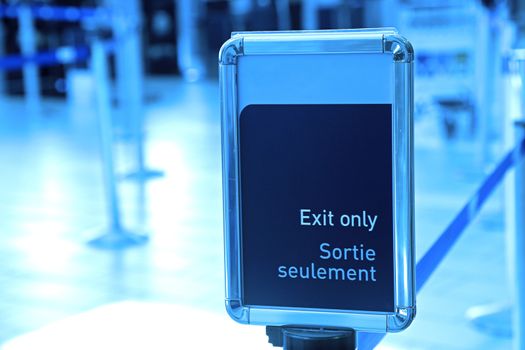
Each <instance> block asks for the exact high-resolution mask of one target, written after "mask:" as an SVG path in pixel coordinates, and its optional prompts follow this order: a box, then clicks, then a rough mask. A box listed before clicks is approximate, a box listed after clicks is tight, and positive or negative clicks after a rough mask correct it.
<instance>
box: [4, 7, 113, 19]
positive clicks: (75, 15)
mask: <svg viewBox="0 0 525 350" xmlns="http://www.w3.org/2000/svg"><path fill="white" fill-rule="evenodd" d="M20 7H21V6H19V5H0V18H17V17H18V14H19V10H20ZM29 8H30V10H31V14H32V15H33V17H35V18H36V19H40V20H44V21H62V22H78V21H81V20H83V19H86V18H92V17H102V18H107V19H108V20H109V17H110V13H109V11H108V10H107V9H104V8H91V7H73V6H48V5H37V6H30V7H29Z"/></svg>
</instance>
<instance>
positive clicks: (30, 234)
mask: <svg viewBox="0 0 525 350" xmlns="http://www.w3.org/2000/svg"><path fill="white" fill-rule="evenodd" d="M146 91H147V94H148V98H147V101H148V102H147V106H146V126H147V127H146V136H147V140H148V143H147V156H148V157H147V163H148V166H149V167H150V168H154V169H161V170H163V171H164V172H165V176H164V177H162V178H159V179H156V180H152V181H149V182H148V183H147V185H146V188H145V190H144V191H141V189H140V188H139V187H138V186H137V184H136V183H135V182H133V181H130V180H127V181H126V180H122V181H120V182H119V191H120V195H121V205H122V212H123V222H124V225H125V227H126V228H127V229H129V230H131V231H134V232H137V233H146V234H148V235H149V237H150V241H149V243H148V244H147V245H144V246H141V247H135V248H132V249H128V250H124V251H120V252H113V251H104V250H96V249H93V248H90V247H89V246H88V245H86V242H87V241H88V240H89V239H90V238H93V237H95V236H97V235H98V234H101V233H102V232H103V231H104V229H105V228H106V227H107V225H108V220H107V217H106V207H105V203H104V195H103V184H102V173H101V164H100V157H99V153H100V152H99V151H100V150H99V146H98V134H97V124H96V116H95V114H94V111H93V110H92V108H91V107H90V105H89V103H87V102H86V101H76V102H74V101H73V102H69V103H66V102H64V101H45V103H44V105H43V106H42V114H41V115H31V114H28V113H27V112H26V110H25V107H24V103H23V101H21V100H3V101H1V104H0V108H1V109H2V111H3V113H1V115H0V164H2V165H1V167H0V169H1V172H0V343H5V344H6V345H5V348H6V349H16V350H20V349H30V348H31V347H32V345H31V344H33V345H34V344H42V342H43V341H48V342H50V343H49V346H53V347H54V348H55V349H62V348H67V347H68V346H69V348H71V343H68V344H66V345H64V344H63V343H60V341H59V339H56V336H54V337H53V336H49V335H50V334H51V335H52V334H60V332H61V331H66V330H67V332H68V333H71V334H76V333H74V332H75V331H76V332H79V330H78V327H89V325H91V326H93V327H95V326H96V325H100V324H104V325H107V327H109V328H110V329H115V333H112V332H106V333H104V336H102V337H97V336H96V335H93V337H96V339H98V341H99V342H98V343H96V346H95V345H93V347H96V348H100V349H102V348H108V349H109V348H115V346H116V345H115V344H116V343H115V340H114V339H110V338H111V337H112V336H113V335H115V334H117V335H118V336H120V337H127V342H128V344H130V343H131V344H133V343H135V346H136V347H135V348H159V349H161V348H164V347H162V346H160V345H157V346H156V345H154V344H160V343H156V342H155V341H153V340H152V343H151V346H152V347H146V345H140V346H139V345H138V344H143V343H142V342H143V341H144V337H142V335H143V334H142V335H141V334H139V333H141V332H140V331H138V330H137V329H144V334H157V335H158V334H161V336H162V334H164V335H166V334H168V335H167V336H166V341H165V342H163V346H166V344H169V343H170V342H183V341H187V339H188V337H190V338H192V339H193V338H195V339H199V338H200V341H201V343H202V342H203V343H202V344H203V346H204V344H215V345H216V346H217V347H218V348H221V349H222V348H228V346H230V347H231V348H235V346H240V345H244V348H261V347H262V348H270V347H269V346H266V345H264V344H262V342H264V341H265V339H264V329H263V328H261V327H243V326H238V325H236V324H234V323H233V321H230V320H229V318H228V316H227V315H226V313H225V312H224V311H223V290H224V288H223V253H222V218H221V216H222V213H221V210H222V209H221V205H222V204H221V203H222V202H221V175H220V123H219V100H218V88H217V83H216V82H215V81H208V82H202V83H195V84H185V83H183V82H181V81H178V80H175V79H155V80H148V82H147V86H146ZM429 120H432V119H431V118H422V119H421V120H419V121H418V122H417V123H416V225H417V256H418V257H420V256H422V255H423V254H424V252H425V251H426V249H428V247H429V246H430V245H431V244H432V243H433V241H434V240H435V239H436V237H437V236H438V235H439V234H440V233H441V232H442V231H443V230H444V228H445V227H446V226H447V224H448V223H449V222H450V221H451V220H452V218H453V217H454V215H455V214H456V213H457V212H458V211H459V209H460V208H461V207H462V206H463V204H464V203H465V201H466V200H467V198H469V196H470V195H471V194H472V193H473V192H474V191H475V190H476V187H477V186H478V185H479V184H480V183H481V181H482V180H483V178H484V177H485V176H486V174H487V169H488V170H490V165H489V166H486V165H487V164H485V165H482V164H481V162H480V157H479V156H478V153H477V150H478V147H477V146H476V145H475V143H474V142H470V143H469V142H465V141H464V140H455V141H454V142H445V141H444V140H443V138H442V137H441V136H440V135H439V127H438V125H435V123H434V124H432V122H429ZM116 124H118V125H125V122H123V121H122V120H118V119H117V120H116ZM118 134H119V135H122V134H125V133H122V132H119V133H118ZM495 153H497V152H495ZM115 154H116V156H117V169H118V172H119V174H121V175H123V174H125V173H126V172H127V171H129V170H130V169H132V168H133V154H132V152H131V148H130V146H129V141H127V139H126V138H123V137H121V139H120V141H119V142H118V143H117V144H116V147H115ZM497 158H498V156H497V154H496V155H492V156H491V159H492V160H493V161H495V160H497ZM141 198H142V199H143V198H145V199H146V200H145V202H143V201H142V200H141ZM503 203H504V201H503V194H502V192H501V191H499V192H497V193H496V194H495V195H493V197H492V198H491V200H490V201H489V203H488V205H487V206H486V208H485V209H484V210H483V212H482V213H481V215H480V216H479V218H478V219H477V220H476V221H475V222H474V223H473V224H472V225H471V226H470V227H469V228H468V230H467V231H466V232H465V234H464V236H463V237H462V238H461V239H460V241H459V243H458V245H457V246H456V247H455V248H454V249H453V250H452V252H451V253H450V255H449V256H448V257H447V258H446V260H445V261H444V263H443V264H442V265H441V266H440V267H439V269H438V270H437V271H436V273H435V274H434V275H433V276H432V277H431V279H430V281H429V282H428V284H427V285H426V286H425V288H424V290H423V291H422V292H421V293H420V294H419V296H418V316H417V318H416V321H415V322H414V324H413V325H412V326H411V328H410V329H408V330H407V331H406V332H404V333H401V334H393V335H388V336H387V337H386V338H385V340H384V341H383V342H382V343H381V345H380V348H382V349H481V348H490V349H509V348H510V346H511V345H510V344H511V340H510V338H504V337H496V336H492V335H489V334H485V333H483V332H480V331H478V330H476V329H475V328H474V327H473V326H472V325H471V324H470V323H469V321H468V319H467V318H466V317H465V313H466V311H467V310H468V309H469V308H470V307H472V306H476V305H480V304H486V303H492V302H498V301H506V300H508V295H509V290H508V287H507V282H506V267H505V257H504V250H505V246H504V228H503V215H504V212H503ZM126 300H130V301H131V302H127V303H121V302H122V301H126ZM114 303H116V304H115V305H113V306H112V304H114ZM148 305H150V306H149V307H148ZM108 310H109V311H108ZM126 310H128V313H126ZM192 310H193V311H192ZM119 313H120V314H119ZM128 314H129V318H133V317H136V318H137V321H136V323H134V322H128V323H126V322H124V321H123V320H126V319H127V317H128ZM175 314H178V315H175ZM83 315H84V317H83ZM108 315H112V316H111V317H110V316H108ZM119 315H120V316H119ZM190 315H193V317H189V316H190ZM195 315H198V317H197V316H195ZM71 316H73V318H71ZM79 317H80V318H79ZM108 317H109V318H110V319H111V320H112V321H108ZM112 317H114V318H112ZM166 323H170V324H173V327H172V328H170V329H171V330H172V331H167V330H166V328H165V327H166ZM49 325H52V326H51V328H50V326H49ZM119 325H120V326H119ZM130 325H134V326H130ZM53 327H54V328H53ZM57 327H59V328H58V333H53V332H57ZM60 327H62V328H60ZM74 327H77V329H76V330H75V329H73V328H74ZM122 327H128V328H126V329H129V332H126V331H122V329H123V328H122ZM141 327H142V328H141ZM206 327H207V328H210V327H212V328H213V329H215V331H203V329H202V328H206ZM95 328H96V327H95ZM155 329H157V330H159V332H160V333H154V332H153V330H155ZM37 330H40V331H39V332H40V333H38V332H37V333H31V332H34V331H37ZM119 330H120V331H119ZM160 330H166V331H165V332H161V331H160ZM217 330H224V332H223V331H221V332H219V333H220V334H223V335H224V334H230V335H231V336H232V337H234V336H235V335H236V334H239V337H238V338H239V339H237V343H235V342H232V341H231V339H229V338H228V337H225V336H223V337H221V336H220V335H218V333H217ZM85 331H86V332H88V333H89V332H90V330H89V329H87V330H85ZM42 332H44V333H45V332H48V333H45V334H47V335H48V337H46V336H45V334H44V336H42ZM49 332H50V333H49ZM148 332H150V333H148ZM152 332H153V333H152ZM237 332H238V333H237ZM203 333H205V334H208V336H203V335H202V334H203ZM39 334H40V335H39ZM62 334H63V333H62ZM115 336H116V335H115ZM15 337H20V338H18V339H17V340H16V341H11V340H12V339H13V338H15ZM31 337H36V338H31ZM39 337H40V338H39ZM66 338H67V337H66V336H64V339H66ZM89 338H90V339H91V340H93V339H92V338H91V337H89ZM31 339H34V340H35V339H36V340H35V341H37V342H36V343H35V342H33V343H31ZM53 339H54V340H53ZM64 339H62V340H64ZM86 339H87V338H86ZM104 339H106V340H104ZM134 339H135V340H136V342H133V340H134ZM183 339H186V340H183ZM53 341H55V343H53ZM79 341H80V340H79ZM201 343H199V344H201ZM234 343H235V344H234ZM60 344H62V345H63V346H64V347H60ZM90 344H95V343H90ZM118 344H124V343H118ZM184 344H188V343H187V342H186V343H184ZM239 344H240V345H239ZM42 345H45V344H42ZM179 345H180V344H179ZM117 347H118V346H117ZM44 348H46V347H44ZM78 348H81V347H80V346H79V347H78ZM83 348H87V347H83ZM128 348H129V347H128ZM166 348H168V347H166ZM171 348H178V346H177V344H172V347H171ZM195 348H200V347H199V346H198V345H195ZM202 348H206V347H202Z"/></svg>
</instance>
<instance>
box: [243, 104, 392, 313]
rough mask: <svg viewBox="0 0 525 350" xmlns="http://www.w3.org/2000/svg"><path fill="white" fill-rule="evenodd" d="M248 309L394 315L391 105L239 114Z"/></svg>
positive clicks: (254, 108)
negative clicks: (285, 308)
mask: <svg viewBox="0 0 525 350" xmlns="http://www.w3.org/2000/svg"><path fill="white" fill-rule="evenodd" d="M240 177H241V242H242V243H241V245H242V252H241V259H242V261H241V264H242V281H243V284H242V298H243V304H245V305H247V306H270V307H272V306H273V307H297V308H316V309H319V308H320V309H343V310H359V311H378V312H394V256H393V251H394V246H393V244H394V242H393V207H392V105H390V104H348V105H249V106H247V107H245V108H244V109H243V110H242V112H241V115H240Z"/></svg>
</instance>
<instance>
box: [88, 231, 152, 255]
mask: <svg viewBox="0 0 525 350" xmlns="http://www.w3.org/2000/svg"><path fill="white" fill-rule="evenodd" d="M148 241H149V237H148V236H145V235H139V234H136V233H131V232H126V231H123V230H112V231H110V232H108V233H105V234H103V235H101V236H99V237H97V238H94V239H92V240H90V241H88V245H90V246H91V247H93V248H97V249H106V250H119V249H125V248H131V247H135V246H139V245H143V244H146V243H147V242H148Z"/></svg>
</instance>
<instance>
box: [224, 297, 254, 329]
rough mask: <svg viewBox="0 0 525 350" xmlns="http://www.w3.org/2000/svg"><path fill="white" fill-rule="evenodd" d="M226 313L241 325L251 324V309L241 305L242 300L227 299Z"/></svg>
mask: <svg viewBox="0 0 525 350" xmlns="http://www.w3.org/2000/svg"><path fill="white" fill-rule="evenodd" d="M225 304H226V311H227V312H228V315H230V317H231V318H232V319H233V320H234V321H236V322H239V323H243V324H246V323H250V318H249V316H250V312H249V309H248V308H247V307H245V306H243V305H242V304H241V301H240V300H237V299H226V301H225Z"/></svg>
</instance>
